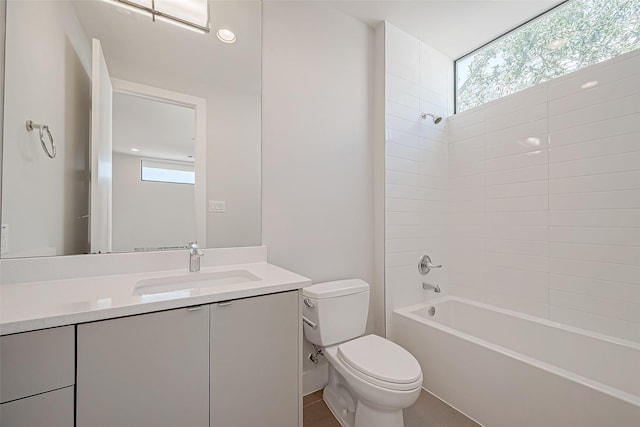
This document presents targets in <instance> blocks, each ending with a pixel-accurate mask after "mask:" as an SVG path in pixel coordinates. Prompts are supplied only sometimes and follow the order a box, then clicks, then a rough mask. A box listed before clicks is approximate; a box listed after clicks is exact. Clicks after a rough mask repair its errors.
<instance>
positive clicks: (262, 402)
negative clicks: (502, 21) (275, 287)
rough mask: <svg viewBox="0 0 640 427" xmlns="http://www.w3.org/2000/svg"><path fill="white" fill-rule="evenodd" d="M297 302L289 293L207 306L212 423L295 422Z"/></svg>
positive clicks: (270, 426) (242, 426)
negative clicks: (209, 325)
mask: <svg viewBox="0 0 640 427" xmlns="http://www.w3.org/2000/svg"><path fill="white" fill-rule="evenodd" d="M298 304H299V297H298V292H297V291H293V292H284V293H280V294H273V295H266V296H261V297H255V298H246V299H242V300H236V301H230V302H226V303H219V304H212V305H211V427H249V426H260V427H295V426H298V425H299V424H298V422H299V419H298V417H299V403H300V402H299V400H300V390H299V381H300V376H299V369H300V367H299V363H300V350H299V345H300V344H299V341H298V340H299V334H300V327H301V326H300V320H299V319H300V317H299V313H298V310H299V306H298ZM300 424H301V423H300Z"/></svg>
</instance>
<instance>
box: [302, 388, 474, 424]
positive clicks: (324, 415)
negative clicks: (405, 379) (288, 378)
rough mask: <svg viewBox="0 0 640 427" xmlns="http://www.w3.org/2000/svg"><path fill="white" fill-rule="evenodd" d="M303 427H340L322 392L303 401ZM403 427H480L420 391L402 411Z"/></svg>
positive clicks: (317, 392) (313, 394)
mask: <svg viewBox="0 0 640 427" xmlns="http://www.w3.org/2000/svg"><path fill="white" fill-rule="evenodd" d="M303 418H304V427H340V423H339V422H338V421H337V420H336V419H335V418H334V417H333V414H331V411H330V410H329V408H327V405H326V404H325V403H324V401H323V400H322V390H320V391H316V392H315V393H312V394H309V395H307V396H305V397H304V399H303ZM404 425H405V427H480V425H479V424H477V423H475V422H473V421H471V420H470V419H469V418H467V417H465V416H464V415H463V414H461V413H460V412H458V411H456V410H455V409H453V408H452V407H450V406H449V405H447V404H446V403H444V402H442V401H441V400H439V399H437V398H436V397H434V396H432V395H431V394H429V393H427V392H426V391H424V390H423V391H422V393H420V397H419V398H418V401H417V402H416V403H414V404H413V406H411V407H409V408H407V409H405V411H404Z"/></svg>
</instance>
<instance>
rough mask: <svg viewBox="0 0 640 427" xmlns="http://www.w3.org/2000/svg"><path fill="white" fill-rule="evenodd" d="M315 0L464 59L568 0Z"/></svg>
mask: <svg viewBox="0 0 640 427" xmlns="http://www.w3.org/2000/svg"><path fill="white" fill-rule="evenodd" d="M265 1H270V0H265ZM314 1H316V2H321V3H328V4H331V5H333V6H334V7H335V8H337V9H339V10H341V11H343V12H345V13H347V14H349V15H351V16H353V17H354V18H357V19H358V20H361V21H363V22H365V23H367V24H368V25H371V26H374V25H375V24H377V23H378V22H380V21H382V20H386V21H388V22H390V23H391V24H393V25H395V26H396V27H398V28H400V29H401V30H403V31H405V32H407V33H409V34H411V35H413V36H414V37H416V38H418V39H419V40H422V41H423V42H425V43H427V44H428V45H430V46H431V47H433V48H435V49H437V50H439V51H440V52H442V53H444V54H445V55H447V56H448V57H449V58H451V59H458V58H460V57H461V56H464V55H465V54H467V53H469V52H471V51H472V50H474V49H476V48H478V47H480V46H482V45H483V44H485V43H487V42H488V41H491V40H493V39H494V38H496V37H497V36H499V35H501V34H504V33H505V32H507V31H509V30H511V29H513V28H515V27H517V26H518V25H520V24H522V23H524V22H526V21H528V20H530V19H531V18H533V17H535V16H537V15H539V14H541V13H543V12H545V11H546V10H548V9H550V8H552V7H554V6H556V5H558V4H560V3H562V2H563V1H564V0H421V1H407V0H387V1H370V0H344V1H336V0H314Z"/></svg>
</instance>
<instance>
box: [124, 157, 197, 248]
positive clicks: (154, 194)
mask: <svg viewBox="0 0 640 427" xmlns="http://www.w3.org/2000/svg"><path fill="white" fill-rule="evenodd" d="M140 160H141V157H139V156H132V155H128V154H120V153H113V227H112V232H113V237H112V240H113V244H112V245H113V252H133V251H134V249H136V248H159V247H176V246H186V245H187V242H189V241H190V240H195V238H196V212H195V199H194V192H193V185H189V184H172V183H167V182H149V181H142V180H141V179H140Z"/></svg>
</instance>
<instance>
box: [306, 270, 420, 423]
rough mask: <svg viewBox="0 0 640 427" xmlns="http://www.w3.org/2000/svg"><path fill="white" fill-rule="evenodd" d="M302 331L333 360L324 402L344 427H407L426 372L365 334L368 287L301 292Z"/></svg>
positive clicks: (346, 284)
mask: <svg viewBox="0 0 640 427" xmlns="http://www.w3.org/2000/svg"><path fill="white" fill-rule="evenodd" d="M303 296H304V308H303V316H304V321H305V322H304V332H305V336H306V337H307V339H308V340H309V341H310V342H312V343H313V344H316V345H317V346H320V347H321V348H322V350H323V353H324V355H325V356H326V357H327V360H328V361H329V383H328V385H327V386H326V387H325V389H324V393H323V398H324V401H325V402H326V403H327V406H328V407H329V409H331V412H333V414H334V415H335V417H336V418H337V419H338V421H339V422H340V424H341V425H342V426H343V427H403V426H404V421H403V416H402V410H403V409H404V408H406V407H409V406H411V405H412V404H413V403H414V402H415V401H416V400H417V399H418V396H419V395H420V390H421V387H422V370H421V369H420V365H419V364H418V361H417V360H416V359H415V358H414V357H413V356H412V355H411V354H410V353H409V352H408V351H407V350H405V349H403V348H402V347H400V346H399V345H397V344H395V343H393V342H391V341H389V340H387V339H385V338H382V337H379V336H377V335H366V336H361V335H362V334H363V333H364V330H365V326H366V320H367V314H368V307H369V285H368V284H367V283H366V282H364V281H362V280H359V279H353V280H341V281H336V282H327V283H320V284H317V285H313V286H310V287H308V288H305V289H303Z"/></svg>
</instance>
